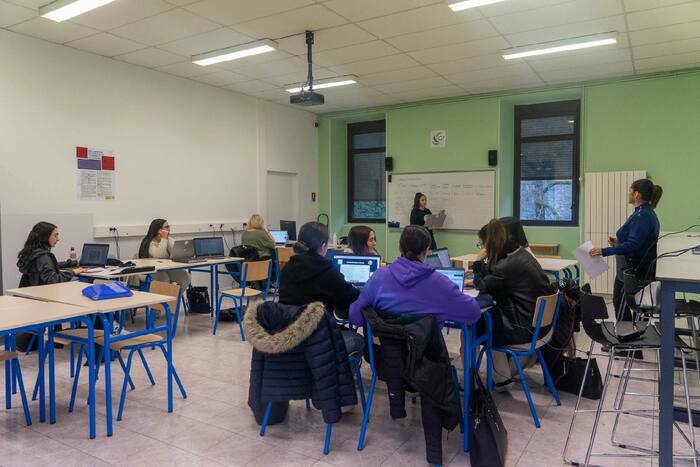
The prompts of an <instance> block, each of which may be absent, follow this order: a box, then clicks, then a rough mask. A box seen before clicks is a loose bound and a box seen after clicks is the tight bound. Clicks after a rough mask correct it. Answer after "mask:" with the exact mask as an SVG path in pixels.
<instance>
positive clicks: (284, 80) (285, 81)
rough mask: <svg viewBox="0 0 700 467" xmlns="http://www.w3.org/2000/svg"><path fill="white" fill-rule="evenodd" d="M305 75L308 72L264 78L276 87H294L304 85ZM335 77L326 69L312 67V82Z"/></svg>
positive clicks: (333, 73) (335, 74)
mask: <svg viewBox="0 0 700 467" xmlns="http://www.w3.org/2000/svg"><path fill="white" fill-rule="evenodd" d="M307 75H308V70H306V69H305V70H304V71H298V72H296V73H289V74H285V75H276V76H268V77H266V78H265V81H267V82H269V83H272V84H275V85H277V86H287V85H290V84H294V85H296V84H301V83H305V82H306V77H307ZM336 76H338V74H337V73H335V72H333V71H331V70H329V69H327V68H318V67H314V81H317V80H321V79H326V78H334V77H336Z"/></svg>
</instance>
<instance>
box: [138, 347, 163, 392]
mask: <svg viewBox="0 0 700 467" xmlns="http://www.w3.org/2000/svg"><path fill="white" fill-rule="evenodd" d="M159 347H160V346H159ZM137 352H138V353H139V357H141V363H143V369H144V370H146V374H147V375H148V380H149V381H150V382H151V386H155V385H156V382H155V380H154V379H153V374H151V369H150V368H149V367H148V362H146V357H144V356H143V350H141V349H138V350H137Z"/></svg>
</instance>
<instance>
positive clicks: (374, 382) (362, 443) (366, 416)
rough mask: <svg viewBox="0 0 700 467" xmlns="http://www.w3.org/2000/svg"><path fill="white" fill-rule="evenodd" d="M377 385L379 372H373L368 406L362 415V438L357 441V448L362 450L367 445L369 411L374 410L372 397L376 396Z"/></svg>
mask: <svg viewBox="0 0 700 467" xmlns="http://www.w3.org/2000/svg"><path fill="white" fill-rule="evenodd" d="M376 385H377V373H376V372H374V371H373V372H372V381H371V382H370V384H369V394H368V395H367V407H366V409H365V413H364V415H363V417H362V428H361V429H360V439H359V441H358V442H357V450H358V451H362V449H364V447H365V436H366V435H367V424H368V423H369V413H370V411H371V410H372V399H373V398H374V388H375V387H376Z"/></svg>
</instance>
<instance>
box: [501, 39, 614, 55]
mask: <svg viewBox="0 0 700 467" xmlns="http://www.w3.org/2000/svg"><path fill="white" fill-rule="evenodd" d="M616 43H617V32H606V33H604V34H594V35H592V36H583V37H576V38H573V39H563V40H560V41H553V42H545V43H542V44H532V45H526V46H523V47H513V48H511V49H504V50H501V52H502V53H503V58H504V59H506V60H513V59H514V58H525V57H535V56H538V55H545V54H553V53H558V52H568V51H570V50H579V49H587V48H589V47H599V46H601V45H611V44H616Z"/></svg>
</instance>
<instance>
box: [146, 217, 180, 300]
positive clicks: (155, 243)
mask: <svg viewBox="0 0 700 467" xmlns="http://www.w3.org/2000/svg"><path fill="white" fill-rule="evenodd" d="M174 243H175V242H174V240H173V239H172V238H170V225H169V224H168V221H167V220H165V219H153V220H152V221H151V225H150V226H149V227H148V232H147V233H146V236H145V237H144V238H143V240H142V241H141V246H140V247H139V258H155V259H170V252H171V251H172V249H173V244H174ZM153 280H155V281H161V282H168V283H170V282H175V283H177V284H179V285H180V287H182V289H183V293H184V291H185V289H187V288H188V287H189V286H190V274H189V273H188V272H187V271H185V270H183V269H178V270H175V271H160V272H157V273H155V274H153Z"/></svg>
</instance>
